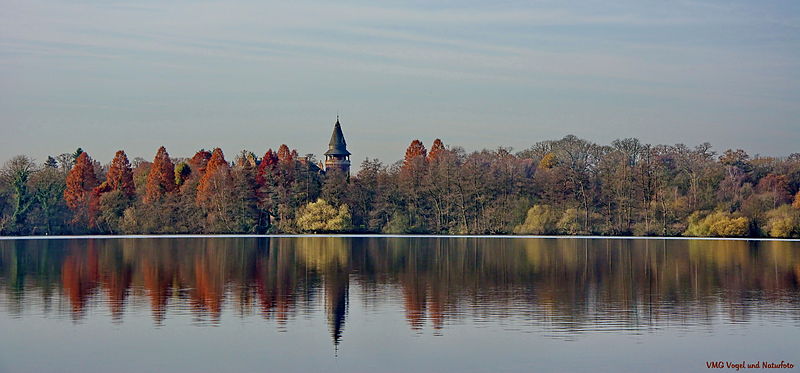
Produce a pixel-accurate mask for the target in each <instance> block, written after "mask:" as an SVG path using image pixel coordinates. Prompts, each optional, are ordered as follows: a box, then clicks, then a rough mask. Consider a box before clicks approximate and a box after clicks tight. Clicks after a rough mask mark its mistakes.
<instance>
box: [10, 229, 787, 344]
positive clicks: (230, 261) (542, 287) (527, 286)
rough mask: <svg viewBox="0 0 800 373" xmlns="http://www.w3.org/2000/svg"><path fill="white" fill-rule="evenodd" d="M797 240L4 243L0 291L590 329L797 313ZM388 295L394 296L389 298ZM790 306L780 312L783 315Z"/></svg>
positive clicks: (41, 305)
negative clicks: (358, 304) (361, 309)
mask: <svg viewBox="0 0 800 373" xmlns="http://www.w3.org/2000/svg"><path fill="white" fill-rule="evenodd" d="M799 279H800V243H797V242H771V241H764V242H755V241H694V240H689V241H659V240H590V239H510V238H509V239H505V238H500V239H476V238H331V237H320V238H316V237H304V238H263V239H256V238H182V239H177V238H169V239H166V238H165V239H106V240H11V241H0V299H3V303H4V304H3V306H4V307H5V308H7V312H8V313H10V314H12V315H15V314H16V315H21V314H23V311H24V310H25V309H26V308H28V309H29V308H37V312H43V313H46V314H57V315H60V316H68V317H70V318H72V319H73V320H76V321H79V320H81V319H83V318H85V317H86V312H87V310H90V309H107V310H108V311H109V312H110V315H111V317H112V319H113V320H114V321H115V322H120V323H121V322H124V315H125V309H126V307H130V306H131V305H132V304H138V303H142V302H144V303H145V304H147V305H148V307H149V311H150V312H151V314H152V320H153V323H154V325H155V326H161V325H163V324H164V323H165V322H167V321H168V319H169V318H170V315H171V313H173V312H188V313H190V314H191V315H192V317H193V318H194V320H195V323H196V324H197V325H215V324H218V323H220V322H221V318H222V315H223V314H230V315H234V316H239V317H252V316H260V317H262V318H264V319H266V320H271V321H274V322H275V323H277V324H279V325H283V326H285V327H287V328H289V327H291V323H292V321H293V320H295V319H296V318H297V317H298V316H299V315H310V314H313V313H316V312H322V311H324V312H325V314H326V318H327V323H328V328H329V332H330V334H331V338H332V339H333V343H334V344H336V345H338V344H339V343H340V341H341V340H342V339H343V338H344V336H345V333H344V330H345V324H346V321H347V318H348V308H349V307H350V305H349V302H350V298H351V295H352V294H351V292H353V291H355V292H357V294H358V295H359V297H360V299H363V300H364V301H365V302H367V303H370V302H371V303H373V304H374V303H378V304H380V303H381V302H390V301H389V300H391V302H392V303H394V302H395V301H396V304H398V305H401V306H402V308H403V310H402V313H404V315H405V318H406V320H407V323H408V326H409V327H410V328H412V329H415V330H424V329H425V328H428V327H429V328H432V329H433V330H434V331H435V332H437V333H444V332H446V330H447V325H448V323H451V322H455V321H475V322H479V321H493V320H494V321H496V320H512V321H514V322H515V323H517V324H518V325H523V326H528V327H531V328H536V329H537V330H545V331H549V332H552V333H555V334H558V333H561V334H562V335H567V336H576V335H579V334H580V333H581V332H584V331H587V330H629V331H630V330H633V331H636V330H643V329H657V328H660V327H664V326H669V327H675V326H676V325H677V326H693V325H703V324H711V323H713V317H712V315H719V314H722V315H724V317H725V318H726V321H727V322H748V321H749V320H750V319H751V317H752V315H753V314H755V313H760V311H762V310H768V311H769V312H764V314H766V315H767V316H766V317H770V316H769V315H773V316H775V317H786V316H789V317H790V318H794V319H797V318H798V317H800V311H798V310H800V301H799V299H800V292H798V283H799V282H800V281H799ZM387 299H388V300H387ZM786 313H789V314H790V315H786Z"/></svg>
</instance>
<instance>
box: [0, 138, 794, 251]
mask: <svg viewBox="0 0 800 373" xmlns="http://www.w3.org/2000/svg"><path fill="white" fill-rule="evenodd" d="M232 158H233V161H232V162H229V161H228V160H226V159H225V156H224V154H223V152H222V150H221V149H219V148H216V149H213V150H211V151H208V150H200V151H198V152H197V153H196V154H194V156H192V157H191V158H171V157H170V155H169V154H168V153H167V150H166V149H165V148H164V147H161V148H160V149H158V151H157V153H156V155H155V157H154V158H153V160H152V161H151V162H150V161H146V160H144V159H141V158H136V159H133V160H132V161H130V160H129V159H128V157H127V155H126V154H125V152H124V151H122V150H120V151H118V152H117V153H116V155H115V157H114V159H113V160H111V162H110V163H107V164H102V163H100V162H98V161H96V160H94V159H92V158H91V157H90V156H89V154H88V153H87V152H86V151H83V150H82V149H78V150H76V151H75V152H74V153H67V154H61V155H57V156H50V157H48V158H47V159H46V160H45V161H44V162H42V163H41V164H40V163H37V162H35V161H34V160H33V159H31V158H30V157H28V156H24V155H22V156H16V157H14V158H12V159H11V160H8V161H7V162H6V163H5V164H4V166H3V168H2V170H1V174H0V234H1V235H59V234H168V233H415V234H546V235H559V234H565V235H587V234H591V235H637V236H698V237H779V238H796V237H800V191H798V190H800V154H798V153H794V154H791V155H788V156H786V157H764V156H758V155H755V156H751V155H749V154H748V153H747V152H745V151H743V150H726V151H724V152H721V153H718V152H715V151H714V150H712V148H711V145H709V144H708V143H704V144H701V145H698V146H694V147H689V146H685V145H682V144H678V145H650V144H643V143H641V142H640V141H639V140H637V139H622V140H616V141H614V142H612V143H611V144H610V145H599V144H595V143H592V142H590V141H587V140H583V139H580V138H577V137H575V136H567V137H564V138H563V139H560V140H551V141H542V142H538V143H536V144H534V145H533V146H531V147H530V148H528V149H525V150H522V151H519V152H512V151H511V150H510V149H507V148H498V149H494V150H482V151H474V152H469V153H468V152H466V151H464V149H462V148H460V147H455V146H445V145H444V144H443V143H442V141H440V140H438V139H437V140H436V141H434V142H433V143H432V144H431V146H430V149H427V148H426V147H425V146H424V144H423V143H422V142H420V141H419V140H414V141H412V142H411V144H410V145H409V147H408V149H407V150H406V154H405V157H404V158H403V159H402V160H401V161H398V162H396V163H393V164H390V165H387V164H384V163H381V162H380V161H378V160H376V159H369V158H367V159H366V160H364V161H363V162H362V163H361V166H360V168H359V169H358V170H357V171H354V172H352V174H351V173H347V172H340V171H335V170H331V171H328V172H324V171H322V165H321V164H319V163H318V162H317V161H316V160H315V158H314V157H313V156H306V157H300V156H298V153H297V151H294V150H290V149H289V147H287V146H286V145H281V146H280V147H279V148H278V150H277V151H273V150H272V149H270V150H267V151H266V153H265V154H264V155H263V156H261V157H259V156H257V155H256V154H254V153H253V152H250V151H241V152H239V153H237V155H236V156H235V157H232Z"/></svg>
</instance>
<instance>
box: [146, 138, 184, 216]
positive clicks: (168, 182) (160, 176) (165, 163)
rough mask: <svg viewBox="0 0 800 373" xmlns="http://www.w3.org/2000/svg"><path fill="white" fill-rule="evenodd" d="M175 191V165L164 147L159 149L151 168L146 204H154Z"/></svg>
mask: <svg viewBox="0 0 800 373" xmlns="http://www.w3.org/2000/svg"><path fill="white" fill-rule="evenodd" d="M175 189H176V185H175V165H174V164H173V163H172V160H171V159H170V158H169V153H167V149H166V148H164V147H163V146H162V147H160V148H158V153H156V156H155V158H153V164H152V165H151V166H150V173H149V174H148V175H147V185H146V186H145V195H144V200H143V201H144V203H152V202H154V201H157V200H159V199H161V197H163V196H164V195H165V194H166V193H171V192H173V191H174V190H175Z"/></svg>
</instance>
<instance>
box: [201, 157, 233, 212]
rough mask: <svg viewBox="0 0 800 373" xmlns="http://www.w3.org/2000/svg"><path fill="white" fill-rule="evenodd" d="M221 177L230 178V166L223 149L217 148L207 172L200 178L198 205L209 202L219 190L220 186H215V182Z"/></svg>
mask: <svg viewBox="0 0 800 373" xmlns="http://www.w3.org/2000/svg"><path fill="white" fill-rule="evenodd" d="M219 177H223V178H225V179H227V178H229V177H230V165H228V162H227V161H226V160H225V155H224V154H223V153H222V149H220V148H216V149H214V152H212V153H211V159H209V161H208V164H207V165H206V171H205V173H204V174H203V177H201V178H200V184H199V185H198V186H197V202H198V203H201V202H203V201H206V200H208V199H209V197H211V194H213V193H214V192H215V191H217V190H218V189H219V188H218V186H216V185H214V180H215V179H216V178H219Z"/></svg>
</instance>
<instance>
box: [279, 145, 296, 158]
mask: <svg viewBox="0 0 800 373" xmlns="http://www.w3.org/2000/svg"><path fill="white" fill-rule="evenodd" d="M295 154H296V152H295ZM292 159H294V158H293V157H292V152H291V151H290V150H289V147H288V146H286V144H282V145H281V147H280V148H278V160H279V161H281V162H289V161H291V160H292Z"/></svg>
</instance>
